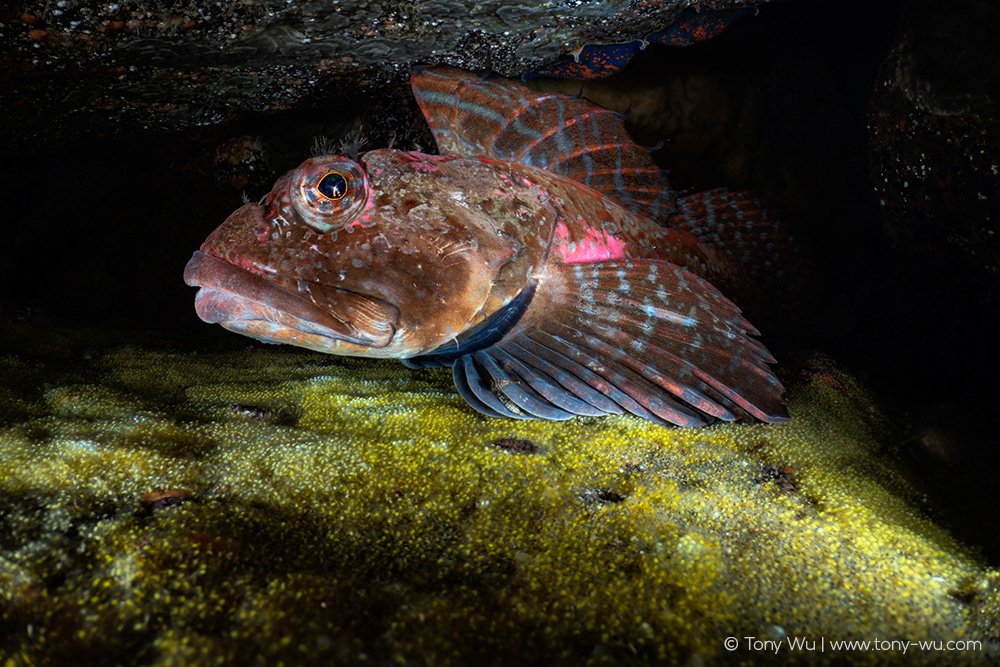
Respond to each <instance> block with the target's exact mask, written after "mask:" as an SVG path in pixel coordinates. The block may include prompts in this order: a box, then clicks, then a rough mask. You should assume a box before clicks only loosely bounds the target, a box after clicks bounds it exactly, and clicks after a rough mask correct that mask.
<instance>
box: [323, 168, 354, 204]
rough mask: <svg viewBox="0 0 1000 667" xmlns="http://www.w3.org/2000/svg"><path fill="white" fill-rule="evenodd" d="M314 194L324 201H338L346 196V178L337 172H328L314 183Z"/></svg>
mask: <svg viewBox="0 0 1000 667" xmlns="http://www.w3.org/2000/svg"><path fill="white" fill-rule="evenodd" d="M316 192H318V193H319V194H320V196H321V197H323V198H324V199H329V200H330V201H339V200H340V199H343V197H344V195H346V194H347V177H346V176H344V175H343V174H342V173H340V172H339V171H328V172H326V173H325V174H324V175H323V178H321V179H319V182H318V183H316Z"/></svg>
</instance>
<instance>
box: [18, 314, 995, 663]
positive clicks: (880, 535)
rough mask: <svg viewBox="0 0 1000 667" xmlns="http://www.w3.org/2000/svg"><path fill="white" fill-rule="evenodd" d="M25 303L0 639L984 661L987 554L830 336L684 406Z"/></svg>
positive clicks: (286, 659)
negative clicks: (934, 501) (781, 404)
mask: <svg viewBox="0 0 1000 667" xmlns="http://www.w3.org/2000/svg"><path fill="white" fill-rule="evenodd" d="M32 326H33V325H31V324H30V323H14V324H7V325H5V327H6V330H5V338H6V339H7V340H9V341H11V342H12V344H11V345H9V346H8V347H10V348H11V349H9V350H7V351H6V352H5V354H4V355H3V356H0V494H2V501H0V502H2V505H0V655H2V656H3V657H4V658H5V659H6V663H5V664H58V663H62V662H65V661H68V660H74V661H77V662H78V661H79V660H80V659H81V656H82V657H83V659H84V661H85V662H86V661H90V662H91V663H93V664H98V663H100V664H107V663H128V664H210V663H224V664H248V663H250V662H252V661H256V660H259V661H261V662H263V663H266V664H270V663H279V662H282V663H284V664H360V663H364V664H389V663H393V664H470V663H474V662H476V661H478V662H482V663H485V664H658V663H664V662H690V663H692V664H697V663H698V662H703V663H709V664H710V663H730V662H759V661H764V660H767V657H768V655H769V654H771V653H773V652H774V651H775V647H777V649H778V650H779V652H780V653H781V654H783V655H784V656H786V657H787V658H789V659H791V660H792V661H795V662H800V663H815V662H827V663H837V662H843V661H845V660H848V659H849V660H851V661H854V662H876V661H880V660H883V659H884V658H885V657H886V656H887V655H891V656H892V657H895V658H897V659H900V660H902V659H904V655H905V660H906V661H907V662H913V663H914V664H933V663H939V662H941V661H942V660H948V661H949V662H954V663H963V662H964V663H970V664H975V663H980V664H985V663H987V662H988V661H991V660H995V659H996V658H997V651H998V649H997V642H998V615H1000V593H998V583H1000V575H998V573H997V572H996V571H995V570H992V569H989V568H987V567H985V566H984V565H983V564H982V563H981V562H980V560H979V559H978V558H977V557H976V556H975V554H974V553H972V552H970V551H969V550H968V549H966V548H965V547H963V546H962V545H960V544H958V543H957V542H956V541H955V540H954V539H953V538H951V537H950V536H949V534H948V533H947V532H946V531H945V530H944V529H942V528H941V527H939V526H938V525H936V524H935V523H934V522H933V521H931V520H930V519H929V518H927V514H926V513H925V511H924V510H923V509H922V500H921V495H920V490H919V488H917V487H916V486H915V485H914V483H913V481H912V480H911V479H910V477H909V476H908V475H907V474H906V472H905V467H904V466H902V465H900V464H899V462H898V461H897V459H896V456H895V454H894V446H895V444H896V443H898V441H899V440H898V439H899V437H900V433H899V431H898V430H897V429H896V427H895V426H894V425H893V424H892V423H891V421H890V420H889V419H887V418H886V417H885V416H884V415H883V414H882V413H881V412H880V410H879V408H878V406H877V404H876V403H875V401H874V400H873V399H872V397H871V396H870V395H869V394H868V393H867V392H866V390H865V389H864V388H863V387H861V386H860V385H859V384H858V383H857V382H856V381H855V380H854V379H853V378H851V377H850V376H849V375H848V374H847V373H845V372H844V371H842V370H840V369H839V368H838V367H836V365H834V364H833V363H832V362H829V361H828V360H825V359H822V358H810V359H806V360H804V361H802V362H800V363H798V364H797V365H796V368H797V369H798V370H797V371H796V372H795V373H793V374H791V375H790V376H789V377H786V378H785V380H786V385H788V386H789V392H788V396H787V401H788V407H789V411H790V413H791V415H792V421H791V423H789V424H783V425H761V424H753V425H745V424H735V425H717V426H712V427H708V428H703V429H687V430H685V429H669V428H664V427H659V426H655V425H652V424H649V423H647V422H643V421H641V420H638V419H633V418H630V417H613V418H602V419H582V418H581V419H576V420H573V421H570V422H565V423H537V422H532V423H523V422H513V421H502V420H491V419H487V418H484V417H481V416H480V415H478V414H477V413H475V412H474V411H473V410H471V409H470V408H468V407H467V406H466V405H464V403H463V402H462V401H461V399H460V398H459V397H458V396H457V395H456V394H455V393H454V391H453V390H452V388H451V379H450V375H449V374H448V373H447V372H440V371H437V370H423V371H418V372H413V371H409V370H407V369H406V368H404V367H403V366H402V365H400V364H397V363H389V362H369V361H355V360H349V359H347V360H344V359H330V358H327V357H324V356H322V355H316V354H311V353H304V352H299V351H297V350H290V349H284V348H270V347H269V348H266V349H259V348H257V349H224V348H222V349H217V350H213V351H208V352H205V351H202V352H197V353H196V352H192V351H189V350H187V349H184V348H183V346H179V345H178V344H177V343H175V342H171V341H166V340H163V341H161V342H159V343H155V344H153V343H142V344H140V343H136V342H131V343H130V342H128V340H129V339H130V338H131V339H132V340H133V341H141V340H148V337H145V336H140V335H138V334H122V335H121V336H120V337H119V339H118V340H116V341H112V342H110V343H109V342H107V341H106V340H105V341H104V342H103V343H101V342H98V343H97V344H96V345H97V347H96V351H95V349H90V351H89V352H79V351H73V350H68V351H67V350H66V349H64V347H63V346H64V343H65V340H69V338H68V337H67V338H59V334H58V333H56V331H57V330H56V329H54V328H52V327H48V328H46V329H45V331H46V333H45V334H43V335H36V334H37V332H34V331H33V330H32V329H31V327H32ZM89 335H91V334H88V333H87V332H80V331H75V332H73V340H81V339H83V340H85V339H86V338H87V336H89ZM84 347H86V346H84ZM727 638H731V639H727ZM842 640H854V641H869V642H871V641H876V640H877V641H892V640H896V641H897V642H899V641H911V642H917V641H925V642H930V643H929V644H927V645H926V646H924V647H918V646H917V645H915V644H914V645H909V646H907V647H905V649H904V647H903V646H902V645H900V644H893V645H889V646H888V647H887V648H872V647H871V646H869V647H868V648H867V649H865V648H859V647H855V648H854V649H846V648H843V647H837V648H834V645H833V642H838V641H842ZM727 641H728V642H729V643H727ZM765 642H771V643H765ZM821 642H822V643H821ZM948 642H952V643H951V644H950V645H949V644H948ZM904 650H905V654H904Z"/></svg>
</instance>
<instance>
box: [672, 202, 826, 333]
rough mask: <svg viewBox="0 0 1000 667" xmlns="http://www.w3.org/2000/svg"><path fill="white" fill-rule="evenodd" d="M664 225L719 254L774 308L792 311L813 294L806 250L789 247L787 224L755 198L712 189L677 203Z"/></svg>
mask: <svg viewBox="0 0 1000 667" xmlns="http://www.w3.org/2000/svg"><path fill="white" fill-rule="evenodd" d="M667 225H668V226H669V227H671V228H673V229H679V230H682V231H685V232H688V233H690V234H692V235H693V236H695V237H696V238H697V239H698V241H699V242H701V243H703V244H705V245H706V246H708V247H710V248H712V249H714V250H716V251H718V252H721V253H723V254H724V255H725V257H726V259H728V260H729V261H731V262H733V263H734V264H736V265H737V266H739V267H740V268H741V269H743V271H744V272H745V273H746V275H747V276H749V277H750V279H751V280H753V282H754V284H756V285H757V286H758V287H760V288H761V289H762V290H763V293H765V294H767V295H768V296H769V298H770V299H771V300H772V301H774V302H775V303H777V304H781V305H783V306H784V307H786V308H789V309H792V310H796V309H798V308H800V306H801V305H802V303H803V302H804V301H805V300H806V299H807V295H809V294H815V293H816V289H817V285H816V282H817V278H816V272H815V270H814V269H813V267H812V264H811V262H810V259H809V253H808V252H806V248H805V246H804V245H803V244H802V243H801V242H795V241H793V239H792V235H791V233H790V231H789V228H788V224H787V221H786V220H785V219H784V218H782V217H781V216H780V215H779V214H778V213H777V211H776V210H775V209H774V208H772V207H771V206H770V205H769V204H768V202H767V201H766V200H764V199H761V198H760V197H758V196H756V195H754V194H753V193H750V192H731V191H729V190H727V189H726V188H716V189H715V190H707V191H705V192H699V193H696V194H692V195H688V196H685V197H680V198H679V199H678V200H677V211H676V213H674V215H672V216H671V217H670V218H669V219H668V220H667ZM740 303H744V302H743V301H740ZM754 321H757V320H756V319H755V320H754Z"/></svg>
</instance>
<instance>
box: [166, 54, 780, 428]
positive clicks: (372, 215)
mask: <svg viewBox="0 0 1000 667" xmlns="http://www.w3.org/2000/svg"><path fill="white" fill-rule="evenodd" d="M412 81H413V90H414V94H415V95H416V97H417V101H418V102H419V104H420V106H421V109H422V110H423V112H424V115H425V116H426V117H427V120H428V123H429V124H430V126H431V130H432V131H433V132H434V136H435V140H436V141H437V143H438V147H439V149H440V152H441V154H440V155H425V154H422V153H414V152H403V151H397V150H391V149H382V150H375V151H370V152H368V153H364V154H362V155H360V156H358V157H357V158H356V160H351V159H348V158H346V157H342V156H337V155H321V156H317V157H313V158H310V159H308V160H306V161H305V162H303V163H302V164H301V165H300V166H299V167H298V168H297V169H295V170H293V171H290V172H288V173H286V174H285V175H284V176H282V177H281V178H280V179H278V181H277V183H275V185H274V188H273V189H272V190H271V192H270V194H269V195H268V196H267V197H265V198H264V199H263V200H262V202H261V203H259V204H246V205H244V206H243V207H242V208H240V209H238V210H237V211H236V212H234V213H233V214H232V215H231V216H230V217H229V218H228V219H227V220H226V221H225V223H223V225H222V226H221V227H219V228H218V229H217V230H215V232H213V233H212V234H211V235H210V236H209V237H208V239H206V241H205V242H204V243H203V244H202V246H201V249H200V250H199V251H197V252H195V254H194V257H192V259H191V261H190V262H189V263H188V265H187V267H186V269H185V272H184V279H185V282H187V283H188V284H189V285H192V286H198V287H199V288H200V289H199V291H198V295H197V297H196V301H195V308H196V310H197V312H198V315H199V317H201V318H202V319H203V320H205V321H206V322H212V323H219V324H221V325H222V326H224V327H226V328H227V329H230V330H232V331H236V332H238V333H242V334H245V335H248V336H251V337H253V338H256V339H259V340H263V341H267V342H274V343H288V344H292V345H298V346H301V347H305V348H309V349H312V350H318V351H321V352H326V353H330V354H341V355H352V356H364V357H382V358H397V359H400V360H402V361H403V362H404V363H406V364H407V365H409V366H411V367H415V368H420V367H426V366H451V367H452V368H453V374H454V378H455V383H456V387H457V388H458V391H459V393H460V394H461V396H462V397H463V398H464V399H465V400H466V401H468V402H469V403H470V404H471V405H472V406H473V407H475V408H476V409H477V410H479V411H480V412H482V413H484V414H486V415H489V416H493V417H501V416H503V417H514V418H522V419H531V418H540V419H568V418H571V417H574V416H576V415H591V416H594V415H602V414H615V413H623V412H628V413H632V414H635V415H638V416H640V417H644V418H646V419H650V420H653V421H657V422H661V423H672V424H678V425H698V424H704V423H708V422H711V421H715V420H720V419H721V420H734V419H740V418H742V419H751V418H755V419H759V420H763V421H768V422H777V421H785V420H787V417H786V415H785V412H784V408H783V406H782V404H781V393H782V391H783V389H782V387H781V384H780V383H779V382H778V380H777V379H776V378H775V377H774V375H773V374H772V373H771V371H770V369H769V368H768V364H769V363H772V362H773V361H774V360H773V358H772V357H771V356H770V354H769V353H768V352H767V350H766V349H765V348H764V347H763V346H762V345H761V344H760V343H758V342H757V341H756V340H754V339H753V338H752V337H751V335H754V334H756V333H757V331H756V330H755V329H754V328H753V327H752V326H751V325H750V324H749V322H747V321H746V319H744V318H743V316H742V315H741V314H740V311H739V309H738V308H737V307H736V306H735V305H734V304H733V302H732V301H730V300H729V298H727V297H726V296H723V293H722V292H720V291H719V289H717V288H716V286H713V284H714V285H717V286H718V287H719V288H721V289H722V290H723V291H724V292H725V293H726V294H727V295H728V296H729V297H732V298H734V299H739V300H741V301H742V302H744V303H756V302H757V300H759V299H760V288H759V287H758V286H757V284H756V283H755V281H754V280H753V279H752V278H751V277H750V273H751V272H750V271H747V270H745V269H744V268H743V266H741V265H740V264H738V263H736V262H734V261H732V260H730V259H729V255H730V254H733V251H732V248H734V247H735V248H738V249H739V250H738V252H739V253H741V254H740V255H738V256H741V257H742V256H743V255H746V254H747V252H746V248H747V247H751V248H752V247H754V244H753V242H752V237H755V236H759V237H763V238H767V236H768V232H769V231H773V230H772V229H771V227H770V225H769V224H768V216H767V214H766V210H765V209H763V208H762V207H761V206H760V204H759V202H758V201H757V200H755V199H753V197H751V196H749V195H746V194H742V193H729V192H727V191H725V190H715V191H710V192H708V193H700V194H698V195H693V196H688V197H682V198H678V197H677V196H676V195H675V193H673V191H671V190H670V188H669V185H668V183H667V180H666V176H665V174H664V172H662V171H661V170H659V169H658V168H657V167H656V166H655V164H654V163H653V162H652V160H651V159H650V158H649V151H648V149H646V148H643V147H641V146H638V145H637V144H635V143H634V142H633V141H632V140H631V138H630V137H629V136H628V134H627V133H626V132H625V129H624V127H623V125H622V122H621V118H620V116H618V115H617V114H615V113H613V112H611V111H607V110H605V109H601V108H600V107H597V106H596V105H594V104H592V103H590V102H588V101H586V100H585V99H582V98H570V97H566V96H563V95H558V94H552V93H535V92H532V91H530V90H528V89H526V88H524V87H523V86H521V85H520V84H518V83H515V82H513V81H509V80H506V79H501V78H495V77H490V78H481V77H479V76H477V75H475V74H471V73H468V72H463V71H461V70H457V69H454V68H448V67H438V68H427V69H424V68H419V69H416V70H414V72H413V76H412ZM772 217H773V216H772ZM755 227H756V232H755V233H754V234H751V233H750V232H751V231H752V230H754V229H755ZM727 232H734V234H728V236H733V235H735V236H736V237H737V238H739V239H740V243H735V242H733V241H731V240H728V241H727V240H726V237H727ZM734 243H735V245H734ZM768 249H769V248H768Z"/></svg>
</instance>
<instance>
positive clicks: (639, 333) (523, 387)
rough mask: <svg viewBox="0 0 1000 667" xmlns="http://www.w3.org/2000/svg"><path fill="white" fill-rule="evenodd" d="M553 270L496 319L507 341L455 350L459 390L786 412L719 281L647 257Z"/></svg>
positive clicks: (736, 412)
mask: <svg viewBox="0 0 1000 667" xmlns="http://www.w3.org/2000/svg"><path fill="white" fill-rule="evenodd" d="M549 278H550V280H548V281H547V282H546V285H545V290H539V291H540V292H542V293H541V294H538V295H536V298H535V300H534V301H533V302H532V303H531V304H530V305H528V306H525V305H524V304H523V303H520V304H517V305H516V307H517V308H519V309H521V310H523V311H524V312H523V313H522V314H520V317H512V316H511V314H510V313H509V312H508V313H504V315H503V317H504V318H505V319H506V324H505V327H509V328H508V329H507V330H506V333H502V336H501V337H500V338H499V340H496V334H497V333H501V332H500V331H499V330H495V331H494V332H493V339H494V340H496V342H493V343H490V344H488V345H486V346H485V347H482V348H481V349H473V348H467V349H466V350H464V351H463V352H464V354H461V356H458V357H457V358H455V359H453V360H448V361H453V373H454V377H455V384H456V386H457V387H458V391H459V393H460V394H461V395H462V397H463V398H464V399H465V400H466V401H468V402H469V403H470V404H471V405H472V406H473V407H475V408H476V409H477V410H479V411H480V412H483V413H484V414H487V415H489V416H493V417H497V416H504V417H513V418H519V419H533V418H537V419H569V418H571V417H574V416H576V415H601V414H616V413H623V412H629V413H631V414H634V415H637V416H639V417H643V418H645V419H649V420H652V421H655V422H659V423H670V424H676V425H679V426H697V425H703V424H706V423H709V422H712V421H716V420H724V421H732V420H735V419H748V418H754V419H759V420H761V421H766V422H782V421H787V419H788V418H787V416H786V413H785V410H784V407H783V405H782V403H781V394H782V391H783V388H782V386H781V383H780V382H779V381H778V380H777V378H775V377H774V375H773V374H772V373H771V371H770V369H769V368H768V364H769V363H772V362H773V361H774V359H773V358H772V357H771V355H770V354H769V353H768V351H767V350H766V349H765V348H764V347H763V346H762V345H761V344H760V343H758V342H757V341H755V340H754V339H752V338H750V336H749V335H748V334H756V333H757V332H756V330H754V328H753V327H752V326H751V325H750V324H749V323H748V322H747V321H746V320H745V319H744V318H743V317H742V316H741V315H740V313H739V309H738V308H736V306H734V305H733V304H732V302H730V301H729V300H728V299H726V298H725V297H724V296H722V294H721V293H720V292H719V291H718V290H716V289H715V288H714V287H712V286H711V285H710V284H709V283H708V282H706V281H704V280H702V279H701V278H699V277H697V276H695V275H694V274H692V273H690V272H688V271H686V270H684V269H682V268H679V267H677V266H674V265H672V264H669V263H667V262H662V261H646V260H619V261H608V262H595V263H590V264H573V265H559V266H558V267H556V268H555V269H554V275H551V276H549ZM545 292H548V293H545ZM512 303H513V302H512ZM484 342H486V341H484ZM445 363H447V362H445Z"/></svg>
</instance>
